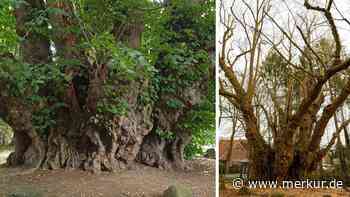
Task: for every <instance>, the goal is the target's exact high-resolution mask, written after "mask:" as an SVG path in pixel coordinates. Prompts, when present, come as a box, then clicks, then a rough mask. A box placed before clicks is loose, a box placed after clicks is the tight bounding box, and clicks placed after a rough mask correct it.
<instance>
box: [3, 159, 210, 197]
mask: <svg viewBox="0 0 350 197" xmlns="http://www.w3.org/2000/svg"><path fill="white" fill-rule="evenodd" d="M187 165H188V166H189V168H190V170H186V171H183V172H176V171H164V170H159V169H156V168H151V167H147V166H143V165H137V166H136V169H134V170H125V171H121V172H117V173H102V174H100V175H95V174H91V173H88V172H84V171H79V170H74V171H65V170H55V171H43V170H40V171H37V172H35V173H32V174H28V175H14V173H17V174H18V172H19V171H20V170H19V169H9V168H5V167H4V166H3V167H0V197H3V196H4V197H7V195H8V194H9V193H13V192H17V193H20V192H27V191H28V192H29V191H36V192H38V193H41V194H42V197H100V196H103V197H160V196H161V194H162V193H163V191H164V190H166V189H167V188H168V187H169V186H170V185H173V184H182V185H186V186H188V187H191V188H192V191H193V194H194V196H195V197H214V196H215V160H209V159H195V160H193V161H187Z"/></svg>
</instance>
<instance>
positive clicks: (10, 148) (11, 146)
mask: <svg viewBox="0 0 350 197" xmlns="http://www.w3.org/2000/svg"><path fill="white" fill-rule="evenodd" d="M13 148H14V147H13V145H2V146H0V152H2V151H7V150H13Z"/></svg>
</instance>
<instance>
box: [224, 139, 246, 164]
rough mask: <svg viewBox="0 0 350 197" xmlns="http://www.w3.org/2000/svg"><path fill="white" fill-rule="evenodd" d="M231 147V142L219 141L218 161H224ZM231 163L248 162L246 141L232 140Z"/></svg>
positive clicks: (226, 140)
mask: <svg viewBox="0 0 350 197" xmlns="http://www.w3.org/2000/svg"><path fill="white" fill-rule="evenodd" d="M230 146H231V140H229V139H220V142H219V159H220V160H221V161H226V160H227V157H228V154H229V150H230ZM230 161H231V162H242V161H248V143H247V140H234V141H233V144H232V154H231V159H230Z"/></svg>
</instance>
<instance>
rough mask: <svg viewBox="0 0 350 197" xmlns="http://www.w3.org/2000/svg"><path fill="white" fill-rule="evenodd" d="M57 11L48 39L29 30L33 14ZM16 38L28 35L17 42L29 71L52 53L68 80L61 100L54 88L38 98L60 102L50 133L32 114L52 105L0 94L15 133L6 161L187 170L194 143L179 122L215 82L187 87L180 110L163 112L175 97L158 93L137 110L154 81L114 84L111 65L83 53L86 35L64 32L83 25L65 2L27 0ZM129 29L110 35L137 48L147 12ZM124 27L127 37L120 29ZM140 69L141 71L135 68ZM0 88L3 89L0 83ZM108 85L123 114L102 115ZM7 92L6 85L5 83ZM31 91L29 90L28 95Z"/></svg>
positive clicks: (108, 168) (43, 165) (90, 167)
mask: <svg viewBox="0 0 350 197" xmlns="http://www.w3.org/2000/svg"><path fill="white" fill-rule="evenodd" d="M47 8H58V9H61V10H63V11H64V14H63V13H62V12H57V13H56V12H53V13H50V14H51V15H49V16H48V18H49V19H50V20H49V24H46V27H45V25H44V27H43V28H44V29H45V28H47V29H49V26H50V28H52V30H51V31H52V32H53V33H52V37H51V40H48V38H47V37H45V36H43V35H41V34H40V33H38V32H36V31H34V30H33V31H30V30H29V29H27V28H26V23H27V22H29V21H30V20H32V18H31V17H32V13H33V11H38V10H42V11H43V10H45V9H47ZM15 13H16V21H17V34H18V35H19V36H21V37H23V38H24V39H23V41H22V42H21V43H20V48H21V56H22V57H23V61H24V62H25V63H26V64H28V65H30V64H35V65H40V64H47V63H50V62H52V61H56V60H54V59H53V58H52V55H53V54H52V52H53V51H52V49H51V48H52V47H54V48H55V50H54V53H55V54H56V56H58V57H59V58H62V59H63V60H66V62H68V63H64V64H67V65H65V67H64V68H65V70H64V73H65V75H66V76H67V79H68V80H67V82H66V85H65V86H64V91H63V92H62V94H59V95H57V93H56V92H55V90H53V89H52V87H51V86H50V84H47V85H46V87H44V88H42V89H41V90H40V91H39V92H40V95H41V96H43V97H50V96H52V97H55V98H57V99H58V100H60V101H61V102H62V103H63V106H62V107H59V108H57V109H55V113H56V115H55V126H53V127H51V128H50V129H49V131H48V133H46V134H45V135H43V134H42V133H40V131H38V130H37V129H36V128H35V127H34V126H33V114H34V113H35V112H37V111H38V110H40V109H43V108H49V107H52V105H53V103H51V101H50V100H49V99H47V100H44V101H42V102H41V103H40V104H38V105H30V104H28V103H26V102H25V99H23V98H16V97H14V96H10V95H8V94H5V93H3V94H2V93H0V101H2V102H0V110H1V112H2V113H1V114H4V115H5V117H6V119H7V122H8V123H9V124H10V125H11V127H12V128H13V130H14V144H15V151H14V152H13V153H12V154H11V155H10V156H9V158H8V161H7V163H8V165H10V166H25V167H28V168H34V169H36V168H46V169H57V168H73V169H75V168H82V169H85V170H89V171H92V172H100V171H102V170H103V171H115V170H118V169H124V168H129V167H132V166H133V164H134V163H135V162H140V163H144V164H147V165H151V166H155V167H160V168H180V169H182V168H184V164H183V160H184V148H185V146H186V145H187V144H188V143H189V142H190V140H191V131H190V130H185V129H183V128H181V127H180V126H179V124H180V122H181V121H182V120H183V119H184V118H185V117H186V115H188V113H189V112H190V111H191V110H192V107H193V106H194V105H196V104H198V103H200V102H201V101H202V99H203V98H204V96H205V95H206V94H207V83H208V80H210V79H209V78H208V77H209V76H207V75H205V76H202V78H201V79H200V80H198V82H196V83H195V84H193V85H192V86H191V87H189V88H188V89H185V90H182V91H181V93H180V94H179V95H177V96H178V97H179V98H181V99H182V100H183V102H184V103H187V105H186V106H184V107H183V108H180V109H176V110H175V109H174V110H172V111H171V110H169V109H167V108H165V107H164V105H165V103H166V101H167V100H168V99H170V98H172V97H173V95H159V97H160V99H159V100H158V101H157V102H153V103H148V104H140V102H139V98H140V97H142V96H143V93H144V92H145V91H147V90H148V88H149V86H150V79H148V78H147V77H146V76H142V75H141V76H139V77H138V78H137V79H134V80H125V79H114V78H113V79H111V78H110V75H109V72H111V71H110V70H109V66H108V64H109V62H108V60H105V59H103V60H100V59H98V57H97V56H91V55H90V56H88V55H86V54H85V53H84V52H83V51H82V50H80V49H79V47H78V46H79V44H81V43H80V42H81V40H83V39H89V36H90V35H89V34H86V32H84V29H83V30H82V31H81V32H80V33H75V32H72V31H66V30H67V29H69V28H71V27H80V28H83V27H82V24H81V21H79V20H78V18H77V17H75V14H76V13H75V10H74V7H73V5H72V4H71V3H69V2H67V1H50V2H48V3H46V1H42V0H26V1H25V2H24V3H21V4H20V5H19V7H18V8H17V9H16V11H15ZM136 14H137V15H138V17H137V18H139V19H140V20H138V21H133V22H132V23H130V24H126V25H125V24H119V23H117V24H115V26H114V27H113V28H111V29H112V32H111V33H112V35H114V38H115V39H116V40H117V41H118V42H119V41H120V42H124V43H126V45H127V46H128V47H130V48H134V49H137V48H139V47H140V44H141V33H142V31H143V30H144V27H143V22H142V12H137V13H136ZM119 25H123V27H122V29H123V31H119V30H120V29H121V27H120V26H119ZM69 60H79V62H80V64H82V65H79V66H76V65H75V66H72V65H69ZM136 66H137V68H138V69H139V70H142V69H144V66H143V65H136ZM0 83H5V82H2V81H0ZM106 83H108V84H109V85H110V86H112V87H113V90H114V91H115V92H117V93H118V94H119V95H120V97H119V101H120V102H121V101H126V102H127V106H128V108H127V111H126V113H124V114H118V115H108V116H107V115H106V116H101V115H100V114H99V112H98V105H99V102H100V101H101V100H104V99H110V97H109V96H108V94H107V92H106V90H105V88H104V86H105V85H106ZM0 85H1V86H2V87H3V86H5V85H6V84H0ZM30 93H31V92H28V93H27V94H28V96H29V95H30ZM157 129H163V130H169V131H172V132H174V134H175V137H174V138H172V139H163V138H160V137H159V135H157V133H156V130H157Z"/></svg>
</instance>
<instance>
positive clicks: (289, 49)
mask: <svg viewBox="0 0 350 197" xmlns="http://www.w3.org/2000/svg"><path fill="white" fill-rule="evenodd" d="M237 2H240V3H237ZM235 3H236V4H235ZM224 6H225V4H224V3H222V4H221V7H222V9H221V21H222V23H223V25H222V26H223V28H224V32H223V35H222V38H221V50H220V57H219V65H220V68H221V72H222V76H221V80H222V81H225V82H227V83H228V84H229V85H225V84H224V83H221V86H220V95H221V96H223V97H225V98H226V99H227V100H228V101H229V102H231V103H232V104H233V105H234V106H235V107H236V109H238V110H239V111H240V114H241V115H240V116H241V118H242V119H243V120H244V124H245V128H246V138H247V140H248V145H249V155H250V178H251V179H273V180H274V179H277V180H286V179H300V178H305V177H307V176H309V175H310V174H311V173H313V172H314V171H315V170H317V167H318V166H319V163H320V162H321V161H322V158H323V157H324V156H325V155H326V154H327V152H328V151H329V150H330V149H331V148H332V147H333V145H334V143H335V141H336V139H337V136H338V135H339V134H340V132H341V131H342V130H343V128H344V127H346V126H347V124H348V121H346V120H345V121H344V122H342V123H341V126H339V129H337V130H336V131H335V132H334V136H333V137H332V139H331V140H330V141H329V142H328V143H327V144H326V145H325V146H324V147H321V139H322V137H323V135H324V134H325V132H326V130H327V125H328V123H329V122H330V120H331V118H332V117H334V116H335V115H336V113H337V111H338V110H339V109H341V107H342V106H343V105H344V103H345V101H346V100H347V98H348V96H349V94H350V82H349V81H348V79H347V77H346V76H347V75H346V74H345V73H346V72H347V69H348V68H349V66H350V59H349V58H348V57H346V56H344V55H343V54H342V49H343V46H342V44H341V39H340V35H339V32H338V27H337V25H336V24H335V19H334V17H333V14H332V12H333V9H332V7H333V6H334V1H328V2H327V4H326V5H325V7H322V6H318V5H317V6H316V5H311V4H310V3H309V1H304V9H305V12H306V13H307V12H309V13H310V12H312V13H317V14H318V15H319V16H323V17H324V18H325V19H326V21H327V25H328V28H329V30H330V32H331V35H332V42H333V43H334V45H333V46H334V47H332V48H328V50H329V49H331V50H329V51H331V53H329V52H328V53H326V54H327V55H326V56H324V54H325V53H322V47H317V45H315V44H314V43H313V42H311V40H312V39H311V36H315V34H313V31H321V30H319V29H317V28H315V27H316V26H315V25H313V24H315V21H312V20H308V17H306V15H304V16H300V15H299V17H300V18H299V19H300V20H297V19H296V18H297V16H296V15H297V14H295V13H293V11H292V10H291V9H290V8H289V6H288V3H286V2H285V3H284V6H285V7H286V10H288V11H289V16H290V18H289V19H290V20H288V25H287V26H286V27H283V26H281V25H280V23H279V22H278V20H277V19H276V18H275V17H273V16H271V10H273V9H274V6H276V5H275V4H274V3H273V2H271V1H266V0H263V1H254V2H247V1H234V2H233V4H232V5H231V9H225V7H224ZM240 6H243V8H244V9H241V10H243V13H239V14H237V13H236V12H237V10H236V9H234V8H235V7H240ZM228 12H229V13H228ZM300 21H301V22H300ZM268 25H270V26H274V27H275V28H276V29H277V30H278V31H279V32H280V35H281V39H278V38H277V37H276V36H275V34H271V32H268V31H267V30H265V29H264V26H268ZM301 25H304V26H305V27H306V33H305V31H304V30H303V29H302V28H301ZM315 29H316V30H315ZM295 31H298V35H296V34H295ZM237 32H243V34H244V37H243V39H245V40H246V42H245V43H247V44H246V45H244V44H243V46H240V47H239V48H237V47H236V48H234V47H235V46H236V44H237V43H236V41H237V40H238V41H239V40H241V39H242V36H240V35H239V34H238V33H237ZM235 37H236V39H235ZM300 41H301V42H300ZM320 45H322V43H320ZM244 46H246V47H245V48H244ZM267 46H269V47H267ZM266 48H268V49H269V50H270V52H268V53H266V51H265V50H266ZM237 51H240V53H238V52H237ZM323 52H325V51H323ZM237 53H238V55H237ZM265 54H268V55H265ZM295 54H300V56H299V57H300V59H298V58H296V57H297V55H295ZM264 57H265V61H264V62H262V60H263V59H264ZM242 58H245V59H244V60H241V59H242ZM298 60H300V61H298ZM242 71H243V72H242ZM336 78H338V79H342V80H341V84H342V85H341V88H340V91H338V92H337V93H336V95H335V96H334V98H333V99H329V98H330V95H331V92H330V91H329V89H328V88H327V87H328V85H329V84H331V83H333V82H334V80H335V79H336ZM259 112H263V113H259ZM264 130H268V131H269V132H270V133H272V138H273V140H272V143H268V142H267V141H266V137H265V135H264Z"/></svg>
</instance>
